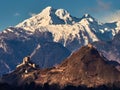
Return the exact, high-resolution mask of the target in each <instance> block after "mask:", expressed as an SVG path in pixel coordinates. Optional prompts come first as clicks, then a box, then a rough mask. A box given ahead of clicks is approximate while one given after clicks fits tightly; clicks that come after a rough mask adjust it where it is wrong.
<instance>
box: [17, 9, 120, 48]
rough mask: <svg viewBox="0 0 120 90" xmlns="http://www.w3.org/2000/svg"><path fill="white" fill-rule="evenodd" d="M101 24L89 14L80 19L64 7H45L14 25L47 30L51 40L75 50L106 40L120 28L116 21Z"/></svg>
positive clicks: (33, 29)
mask: <svg viewBox="0 0 120 90" xmlns="http://www.w3.org/2000/svg"><path fill="white" fill-rule="evenodd" d="M110 24H111V25H112V26H115V27H111V25H108V24H103V23H100V22H98V21H97V20H96V19H95V18H93V17H92V16H90V15H89V14H85V15H84V16H83V17H82V18H81V19H80V18H75V17H73V16H71V15H70V14H69V13H68V12H67V11H66V10H64V9H54V8H52V7H47V8H45V9H43V11H42V12H41V13H39V14H38V15H36V16H33V17H31V18H30V19H27V20H25V21H23V22H22V23H20V24H18V25H17V26H16V27H21V28H24V29H25V30H28V31H32V32H35V31H36V30H39V31H40V32H45V31H48V32H50V33H52V36H53V41H54V42H59V43H62V44H63V45H64V46H65V47H67V48H68V49H69V50H75V49H77V48H78V47H80V46H82V45H87V44H88V43H91V42H94V41H99V40H104V41H108V40H111V39H112V38H113V36H114V35H115V34H117V32H118V30H119V29H120V27H119V25H118V26H117V25H116V23H110Z"/></svg>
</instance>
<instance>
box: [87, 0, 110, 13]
mask: <svg viewBox="0 0 120 90" xmlns="http://www.w3.org/2000/svg"><path fill="white" fill-rule="evenodd" d="M96 2H97V3H96V7H92V8H89V9H88V10H89V11H90V12H96V13H97V12H103V11H109V10H110V9H111V7H112V3H111V2H110V1H109V2H104V1H103V0H96Z"/></svg>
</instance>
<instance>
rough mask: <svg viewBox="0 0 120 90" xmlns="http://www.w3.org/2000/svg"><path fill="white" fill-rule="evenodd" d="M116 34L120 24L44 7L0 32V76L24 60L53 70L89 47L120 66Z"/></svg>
mask: <svg viewBox="0 0 120 90" xmlns="http://www.w3.org/2000/svg"><path fill="white" fill-rule="evenodd" d="M119 30H120V21H117V22H110V23H100V22H99V21H97V19H95V18H93V17H92V16H91V15H89V14H85V15H83V17H82V18H76V17H73V16H72V15H70V13H69V12H68V11H66V10H64V9H54V8H52V7H50V6H49V7H46V8H45V9H43V10H42V11H41V12H40V13H39V14H37V15H35V16H33V17H31V18H29V19H26V20H24V21H23V22H21V23H19V24H18V25H16V26H13V27H8V28H7V29H5V30H3V31H2V32H0V74H4V73H6V72H11V71H12V70H13V69H15V67H16V65H17V64H19V63H20V62H21V60H22V58H24V57H25V56H30V57H31V59H32V60H33V61H34V62H36V63H38V64H39V66H40V67H41V68H45V67H52V66H54V65H56V64H58V63H60V62H61V61H63V60H64V59H65V58H67V57H68V56H69V55H70V54H71V53H72V52H74V51H76V50H77V49H78V48H79V47H81V46H83V45H87V44H88V43H93V45H95V46H96V48H98V50H99V51H100V52H103V54H104V56H105V57H106V58H107V59H109V60H114V61H117V62H120V57H119V55H120V51H119V47H118V46H119V42H117V41H118V40H119ZM113 38H114V39H113ZM103 43H104V44H103ZM103 45H104V48H103ZM108 46H109V47H108ZM113 46H114V47H113ZM111 48H112V49H111ZM108 51H109V53H107V52H108ZM112 51H113V52H112Z"/></svg>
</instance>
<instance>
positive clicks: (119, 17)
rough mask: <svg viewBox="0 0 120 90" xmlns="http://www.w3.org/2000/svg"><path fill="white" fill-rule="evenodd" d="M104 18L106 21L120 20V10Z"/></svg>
mask: <svg viewBox="0 0 120 90" xmlns="http://www.w3.org/2000/svg"><path fill="white" fill-rule="evenodd" d="M103 20H104V21H106V22H115V21H120V10H117V11H115V12H111V13H109V14H108V15H106V16H104V17H103Z"/></svg>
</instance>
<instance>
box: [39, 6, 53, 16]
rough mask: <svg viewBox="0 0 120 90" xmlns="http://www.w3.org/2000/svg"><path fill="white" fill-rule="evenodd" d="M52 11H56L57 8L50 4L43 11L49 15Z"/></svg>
mask: <svg viewBox="0 0 120 90" xmlns="http://www.w3.org/2000/svg"><path fill="white" fill-rule="evenodd" d="M51 12H55V9H54V8H52V7H51V6H48V7H46V8H45V9H43V10H42V12H41V13H43V14H44V15H49V14H50V13H51ZM41 13H40V14H41Z"/></svg>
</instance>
